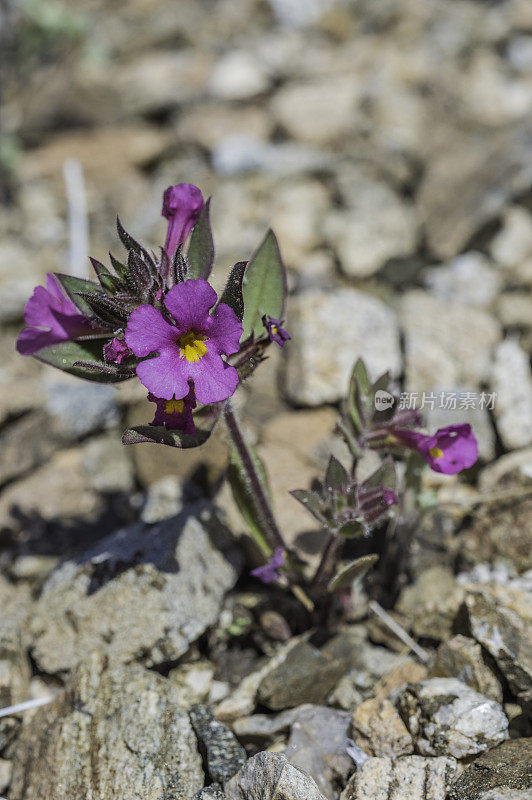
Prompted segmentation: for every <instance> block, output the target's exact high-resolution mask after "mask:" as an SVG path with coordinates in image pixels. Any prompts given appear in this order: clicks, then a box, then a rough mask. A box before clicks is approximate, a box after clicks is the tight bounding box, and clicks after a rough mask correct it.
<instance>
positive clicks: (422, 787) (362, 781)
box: [341, 756, 457, 800]
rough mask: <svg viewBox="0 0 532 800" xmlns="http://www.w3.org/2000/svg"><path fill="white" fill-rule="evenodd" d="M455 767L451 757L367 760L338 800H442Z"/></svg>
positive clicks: (407, 757)
mask: <svg viewBox="0 0 532 800" xmlns="http://www.w3.org/2000/svg"><path fill="white" fill-rule="evenodd" d="M456 767H457V765H456V761H455V760H454V759H453V758H421V756H406V757H405V758H398V759H391V758H369V759H368V760H367V761H366V762H364V764H363V765H362V767H361V768H360V769H359V770H357V772H355V774H354V775H353V776H352V777H351V778H350V780H349V783H348V784H347V786H346V788H345V789H344V791H343V792H342V795H341V800H445V798H446V796H447V790H448V789H449V786H450V785H451V782H452V780H453V778H454V776H455V773H456Z"/></svg>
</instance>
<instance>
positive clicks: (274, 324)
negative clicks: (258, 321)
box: [262, 314, 292, 347]
mask: <svg viewBox="0 0 532 800" xmlns="http://www.w3.org/2000/svg"><path fill="white" fill-rule="evenodd" d="M283 322H284V320H278V319H275V318H274V317H269V316H268V315H267V314H265V315H264V316H263V318H262V323H263V325H264V327H265V328H266V330H267V331H268V336H269V337H270V342H275V343H276V344H278V345H279V347H284V346H285V344H286V342H287V341H288V340H289V339H291V338H292V337H291V336H290V334H289V333H288V331H285V329H284V328H283V327H281V326H282V324H283Z"/></svg>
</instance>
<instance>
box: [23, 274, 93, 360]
mask: <svg viewBox="0 0 532 800" xmlns="http://www.w3.org/2000/svg"><path fill="white" fill-rule="evenodd" d="M24 321H25V322H26V325H27V326H28V327H27V328H24V330H23V331H22V332H21V334H20V336H19V337H18V340H17V350H18V352H19V353H21V354H22V355H23V356H31V355H33V353H36V352H37V351H38V350H40V349H41V348H42V347H48V346H49V345H51V344H58V343H59V342H67V341H70V340H72V339H75V338H76V337H78V336H82V335H83V334H86V333H89V331H91V330H92V325H91V323H90V320H89V319H88V318H87V317H85V316H84V315H83V314H81V312H80V311H79V309H77V308H76V306H75V305H74V303H73V302H72V300H70V298H69V297H66V296H65V295H64V294H63V292H62V290H61V286H60V285H59V283H58V281H57V279H56V278H55V276H54V275H52V274H51V273H48V274H47V276H46V289H45V288H44V286H36V287H35V289H34V290H33V294H32V296H31V297H30V299H29V300H28V302H27V303H26V307H25V308H24Z"/></svg>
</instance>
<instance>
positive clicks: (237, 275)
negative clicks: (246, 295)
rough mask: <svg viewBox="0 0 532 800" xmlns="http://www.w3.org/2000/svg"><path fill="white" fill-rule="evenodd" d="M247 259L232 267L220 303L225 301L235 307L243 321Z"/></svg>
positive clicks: (236, 312)
mask: <svg viewBox="0 0 532 800" xmlns="http://www.w3.org/2000/svg"><path fill="white" fill-rule="evenodd" d="M246 266H247V261H239V262H238V263H237V264H235V265H234V267H232V268H231V272H230V273H229V277H228V279H227V283H226V284H225V289H224V290H223V293H222V296H221V298H220V303H225V304H226V305H228V306H229V307H230V308H232V309H233V311H234V312H235V314H236V315H237V317H238V319H239V320H240V321H241V322H242V317H243V316H244V299H243V297H242V281H243V279H244V272H245V269H246Z"/></svg>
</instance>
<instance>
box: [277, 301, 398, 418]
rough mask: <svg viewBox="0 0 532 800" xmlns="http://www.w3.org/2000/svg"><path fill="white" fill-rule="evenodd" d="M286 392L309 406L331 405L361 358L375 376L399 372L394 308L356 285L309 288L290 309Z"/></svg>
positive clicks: (296, 400)
mask: <svg viewBox="0 0 532 800" xmlns="http://www.w3.org/2000/svg"><path fill="white" fill-rule="evenodd" d="M289 317H290V330H291V332H292V336H293V341H292V342H291V343H290V345H291V346H290V348H287V350H288V353H287V368H286V385H285V388H286V393H287V395H288V398H289V399H290V400H291V401H292V402H294V403H298V404H301V405H306V406H317V405H320V404H322V403H333V402H336V401H338V400H339V399H340V398H342V397H343V396H344V395H345V393H346V391H347V383H348V379H349V376H350V373H351V370H352V368H353V364H354V362H355V360H356V359H357V358H358V357H361V358H364V359H365V360H366V362H367V364H368V367H369V370H370V372H371V373H372V375H374V376H375V377H377V375H380V374H382V373H383V372H386V370H388V369H389V370H391V372H392V374H394V375H397V374H398V373H399V372H400V371H401V354H400V348H399V332H398V328H397V322H396V319H395V315H394V313H393V311H391V309H389V308H388V307H387V306H385V305H384V303H382V302H381V301H380V300H378V299H377V298H375V297H372V296H371V295H368V294H365V293H364V292H359V291H357V290H355V289H343V288H342V289H336V290H335V291H330V292H326V291H322V290H320V289H308V290H306V291H304V292H302V293H301V294H300V295H299V296H298V297H296V298H295V299H294V301H293V303H292V307H291V309H290V310H289Z"/></svg>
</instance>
